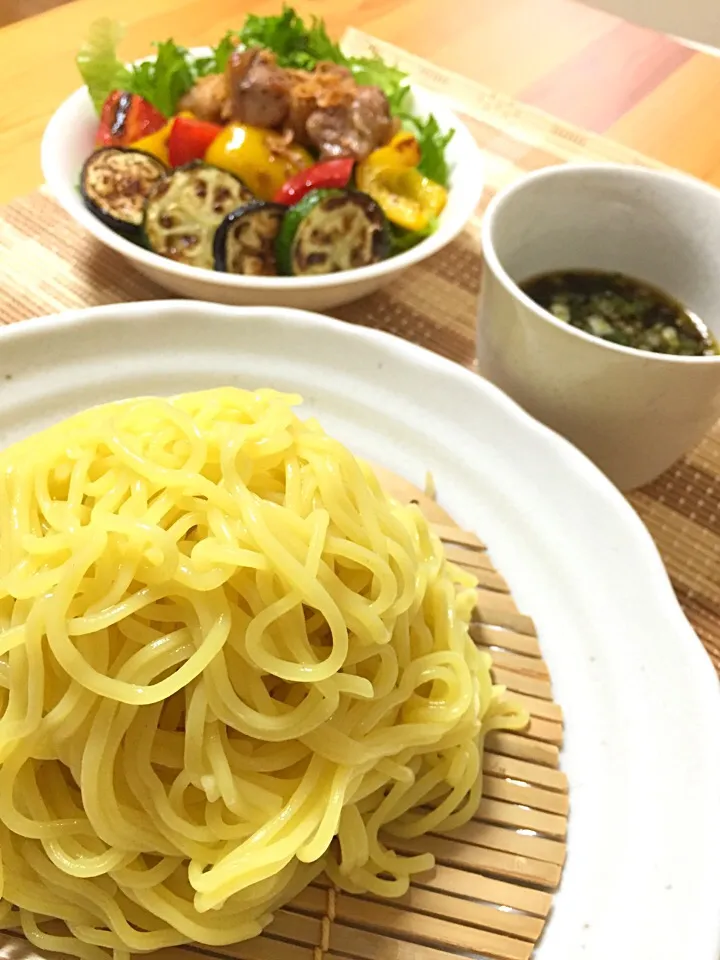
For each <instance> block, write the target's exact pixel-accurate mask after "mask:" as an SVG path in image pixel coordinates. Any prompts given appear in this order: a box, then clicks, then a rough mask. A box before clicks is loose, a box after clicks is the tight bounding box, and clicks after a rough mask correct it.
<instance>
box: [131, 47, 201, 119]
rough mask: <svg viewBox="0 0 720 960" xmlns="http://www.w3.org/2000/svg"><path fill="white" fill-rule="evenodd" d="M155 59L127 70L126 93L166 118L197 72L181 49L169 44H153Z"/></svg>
mask: <svg viewBox="0 0 720 960" xmlns="http://www.w3.org/2000/svg"><path fill="white" fill-rule="evenodd" d="M154 46H155V47H156V48H157V55H156V57H155V58H154V59H153V60H145V61H144V62H143V63H137V64H135V66H133V67H131V68H130V86H128V87H126V89H127V90H128V91H129V92H130V93H137V94H138V95H139V96H141V97H143V98H144V99H145V100H147V101H148V103H151V104H152V105H153V106H154V107H155V108H156V109H157V110H159V111H160V113H162V114H164V115H165V116H166V117H170V116H172V115H173V113H175V108H176V106H177V103H178V100H179V99H180V97H182V96H183V94H185V93H187V92H188V90H189V89H190V88H191V87H192V86H193V84H194V83H195V81H196V80H197V72H196V70H195V65H194V62H193V58H192V57H191V56H190V54H189V52H188V51H187V50H186V49H185V47H179V46H178V45H177V44H176V43H174V42H173V41H172V40H165V41H163V42H162V43H156V44H154Z"/></svg>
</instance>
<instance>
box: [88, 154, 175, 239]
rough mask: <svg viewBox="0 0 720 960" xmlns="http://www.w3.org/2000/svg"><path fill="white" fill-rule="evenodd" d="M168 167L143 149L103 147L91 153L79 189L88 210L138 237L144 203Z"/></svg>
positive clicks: (125, 233) (118, 229)
mask: <svg viewBox="0 0 720 960" xmlns="http://www.w3.org/2000/svg"><path fill="white" fill-rule="evenodd" d="M166 173H167V167H166V166H165V165H164V164H163V163H161V161H160V160H158V159H157V158H156V157H153V156H151V155H150V154H149V153H144V152H143V151H142V150H131V149H128V148H127V147H103V148H102V149H101V150H96V151H95V152H94V153H92V154H90V156H89V157H88V159H87V160H86V161H85V165H84V166H83V168H82V173H81V175H80V192H81V193H82V197H83V200H84V201H85V205H86V207H87V208H88V210H91V211H92V212H93V213H94V214H95V216H96V217H98V219H100V220H102V221H103V223H106V224H107V225H108V226H109V227H112V229H113V230H116V231H117V232H118V233H122V234H124V235H125V236H126V237H130V238H133V239H135V238H137V237H139V235H140V233H141V228H142V223H143V218H144V216H145V202H146V200H147V198H148V196H149V195H150V193H151V192H152V189H153V187H154V186H155V185H156V184H157V183H159V182H160V181H161V180H162V179H163V178H164V176H165V174H166Z"/></svg>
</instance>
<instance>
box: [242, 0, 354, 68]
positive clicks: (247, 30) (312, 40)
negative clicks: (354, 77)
mask: <svg viewBox="0 0 720 960" xmlns="http://www.w3.org/2000/svg"><path fill="white" fill-rule="evenodd" d="M238 40H239V41H240V43H242V44H243V45H244V46H246V47H266V48H267V49H268V50H272V52H273V53H274V54H275V56H276V57H277V62H278V63H279V64H280V66H281V67H295V68H296V69H298V70H312V69H313V67H314V66H315V64H316V63H317V62H318V61H319V60H330V61H331V62H332V63H343V64H344V63H346V57H345V56H344V55H343V52H342V50H341V49H340V47H339V46H338V45H337V44H336V43H334V42H333V41H332V40H331V39H330V37H329V36H328V33H327V30H326V29H325V23H324V22H323V21H322V20H320V19H319V18H318V17H312V18H311V20H310V23H309V24H308V25H306V24H305V22H304V21H303V19H302V17H300V16H299V14H298V13H296V11H295V10H293V8H292V7H288V6H287V5H285V4H284V5H283V8H282V13H280V14H278V15H277V16H270V17H259V16H257V14H254V13H250V14H248V16H247V18H246V20H245V24H244V26H243V28H242V30H241V31H240V33H239V34H238Z"/></svg>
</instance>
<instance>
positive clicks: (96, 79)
mask: <svg viewBox="0 0 720 960" xmlns="http://www.w3.org/2000/svg"><path fill="white" fill-rule="evenodd" d="M124 33H125V31H124V29H123V28H122V26H121V25H120V24H119V23H117V22H116V21H114V20H110V19H108V18H107V17H103V18H102V19H101V20H96V21H95V22H94V23H92V24H91V25H90V30H89V31H88V36H87V40H86V41H85V43H84V44H83V45H82V47H81V48H80V51H79V53H78V55H77V57H76V58H75V62H76V63H77V66H78V70H79V71H80V75H81V76H82V78H83V80H84V81H85V84H86V85H87V88H88V93H89V94H90V99H91V100H92V102H93V106H94V107H95V109H96V110H97V112H98V113H100V110H101V109H102V105H103V103H105V100H106V99H107V97H108V94H110V93H111V92H112V91H113V90H124V89H125V88H126V86H127V84H128V82H129V79H130V71H129V70H128V68H127V67H126V66H125V64H124V63H122V62H121V61H120V60H119V59H118V56H117V47H118V44H119V43H120V41H121V40H122V38H123V35H124Z"/></svg>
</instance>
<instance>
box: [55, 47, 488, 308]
mask: <svg viewBox="0 0 720 960" xmlns="http://www.w3.org/2000/svg"><path fill="white" fill-rule="evenodd" d="M208 52H209V50H208V48H207V47H198V48H197V49H195V50H193V53H195V54H196V55H199V56H200V55H203V54H207V53H208ZM412 101H413V110H414V111H415V112H416V113H418V114H419V115H420V116H426V115H427V114H429V113H433V114H434V115H435V117H436V119H437V121H438V124H439V126H440V129H441V130H443V131H447V130H450V129H453V128H454V129H455V135H454V136H453V138H452V140H451V141H450V143H449V144H448V146H447V151H446V156H447V160H448V164H449V167H450V180H449V185H448V186H449V189H448V202H447V205H446V207H445V209H444V210H443V212H442V214H441V215H440V218H439V226H438V229H437V230H436V231H435V233H434V234H432V236H430V237H428V238H427V240H423V241H422V242H421V243H419V244H418V245H417V246H416V247H413V248H412V249H411V250H407V251H405V253H401V254H399V255H398V256H396V257H390V258H388V259H387V260H383V261H381V262H380V263H376V264H372V265H371V266H368V267H360V268H359V269H357V270H344V271H342V272H341V273H334V274H330V275H328V276H321V277H244V276H236V275H233V274H229V273H219V272H217V271H214V270H202V269H200V268H198V267H188V266H186V265H185V264H182V263H175V262H174V261H173V260H169V259H167V258H166V257H161V256H158V254H156V253H152V252H151V251H150V250H145V249H144V248H143V247H140V246H138V245H137V244H135V243H132V242H131V241H130V240H126V239H125V238H124V237H121V236H120V235H119V234H117V233H115V231H114V230H111V229H110V227H107V226H106V225H105V224H104V223H101V221H100V220H98V218H97V217H96V216H94V215H93V214H92V213H90V211H89V210H88V209H87V207H86V206H85V204H84V203H83V200H82V197H81V196H80V192H79V190H78V183H79V181H80V171H81V169H82V165H83V163H84V162H85V160H86V159H87V158H88V157H89V156H90V154H91V153H92V150H93V145H94V142H95V134H96V132H97V125H98V118H97V115H96V113H95V111H94V109H93V106H92V103H91V101H90V97H89V95H88V92H87V88H86V87H81V88H80V89H79V90H76V91H75V93H73V94H71V95H70V96H69V97H68V98H67V100H65V101H64V102H63V103H61V104H60V106H59V107H58V108H57V110H56V111H55V113H54V114H53V115H52V117H51V118H50V121H49V123H48V125H47V127H46V128H45V133H44V134H43V140H42V146H41V163H42V170H43V176H44V177H45V180H46V181H47V184H48V186H49V187H50V190H51V191H52V193H53V195H54V196H55V198H56V200H57V201H58V202H59V203H60V205H61V206H62V207H63V208H64V209H65V210H66V211H67V212H68V213H69V214H70V216H71V217H73V219H74V220H76V221H77V223H79V224H80V225H81V226H82V227H84V228H85V229H86V230H88V231H89V232H90V233H91V234H92V235H93V236H94V237H95V238H96V239H97V240H99V241H100V242H101V243H103V244H105V246H106V247H110V248H111V249H112V250H115V251H116V252H117V253H120V254H122V256H124V257H125V258H126V259H127V260H128V261H129V263H131V264H132V265H133V266H134V267H136V268H137V269H138V270H140V271H141V272H142V273H144V274H145V275H146V276H148V277H150V279H151V280H154V281H155V282H156V283H159V284H161V286H164V287H166V288H167V289H168V290H172V291H174V292H175V293H179V294H181V295H182V296H184V297H194V298H197V299H199V300H214V301H217V302H219V303H233V304H261V305H264V304H266V305H268V306H271V305H276V306H277V305H280V306H288V307H302V308H303V309H309V310H327V309H329V308H330V307H334V306H337V305H338V304H341V303H348V302H349V301H351V300H357V299H358V298H359V297H364V296H366V295H367V294H368V293H372V292H373V291H374V290H377V289H378V288H379V287H382V286H384V285H385V284H387V283H390V282H392V280H393V279H396V278H397V277H398V275H399V274H400V273H402V272H403V270H406V269H407V268H408V267H410V266H412V265H413V264H415V263H419V262H420V261H421V260H425V259H426V258H427V257H429V256H432V254H434V253H437V252H438V250H442V248H443V247H445V246H447V244H448V243H450V241H451V240H453V239H454V238H455V237H456V236H457V235H458V234H459V233H460V231H461V230H462V229H463V227H464V226H465V225H466V224H467V223H468V221H469V220H470V218H471V217H472V216H473V214H474V213H475V210H476V208H477V205H478V203H479V202H480V197H481V195H482V190H483V165H482V161H481V156H480V151H479V149H478V146H477V144H476V143H475V140H474V139H473V136H472V134H471V133H470V131H469V130H468V128H467V127H466V126H465V124H464V123H462V121H461V120H459V119H458V118H457V117H456V116H455V114H454V113H453V112H452V111H451V110H449V109H448V107H447V105H446V101H444V100H443V98H442V97H438V96H437V95H435V94H433V93H430V92H429V91H427V90H423V89H421V88H419V87H413V88H412Z"/></svg>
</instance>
